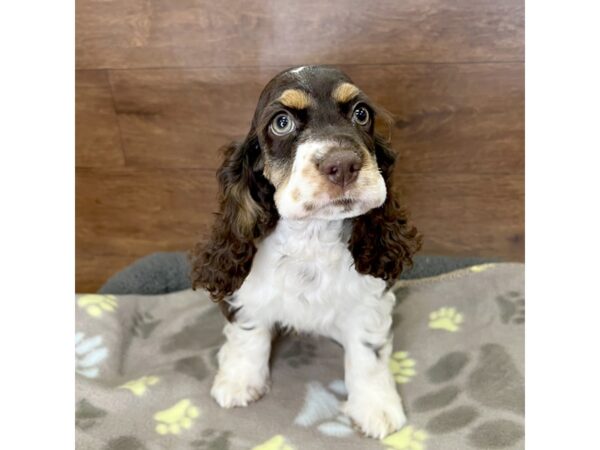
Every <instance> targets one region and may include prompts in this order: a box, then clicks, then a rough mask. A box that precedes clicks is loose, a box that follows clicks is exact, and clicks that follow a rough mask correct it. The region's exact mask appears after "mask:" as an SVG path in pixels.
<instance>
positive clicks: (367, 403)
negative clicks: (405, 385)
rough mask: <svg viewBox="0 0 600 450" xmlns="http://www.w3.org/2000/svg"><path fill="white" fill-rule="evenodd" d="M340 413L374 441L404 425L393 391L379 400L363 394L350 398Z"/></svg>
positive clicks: (399, 406) (401, 412) (400, 408)
mask: <svg viewBox="0 0 600 450" xmlns="http://www.w3.org/2000/svg"><path fill="white" fill-rule="evenodd" d="M342 411H343V412H344V413H345V414H346V415H347V416H348V417H350V419H352V421H353V422H354V424H355V425H357V426H358V427H359V428H360V430H361V431H362V432H363V433H364V434H366V435H367V436H369V437H373V438H376V439H383V438H384V437H386V436H387V435H388V434H391V433H393V432H395V431H398V430H399V429H400V428H402V426H403V425H404V424H405V423H406V416H405V415H404V411H403V409H402V402H401V401H400V397H399V396H398V394H397V393H396V392H395V391H392V392H390V393H389V395H385V396H381V398H377V397H376V396H369V395H365V394H363V395H360V396H355V397H354V398H352V396H351V397H350V399H349V400H348V401H347V402H346V403H345V404H344V405H343V406H342Z"/></svg>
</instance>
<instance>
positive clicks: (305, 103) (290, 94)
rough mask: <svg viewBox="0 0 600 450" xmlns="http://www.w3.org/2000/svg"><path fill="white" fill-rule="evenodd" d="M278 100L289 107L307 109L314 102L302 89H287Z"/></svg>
mask: <svg viewBox="0 0 600 450" xmlns="http://www.w3.org/2000/svg"><path fill="white" fill-rule="evenodd" d="M278 100H279V101H280V102H281V103H282V104H283V105H284V106H287V107H288V108H294V109H306V108H308V107H309V106H310V104H311V103H312V101H311V99H310V96H309V95H308V94H307V93H306V92H304V91H301V90H300V89H286V90H285V91H283V92H282V94H281V95H280V96H279V98H278Z"/></svg>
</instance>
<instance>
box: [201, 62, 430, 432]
mask: <svg viewBox="0 0 600 450" xmlns="http://www.w3.org/2000/svg"><path fill="white" fill-rule="evenodd" d="M376 114H379V109H378V108H377V107H376V106H375V105H373V104H372V103H371V101H370V100H369V99H368V98H367V96H366V95H365V94H364V93H363V92H362V91H361V90H360V89H359V88H358V87H357V86H356V85H354V84H353V83H352V81H351V80H350V78H349V77H348V76H347V75H345V74H344V73H343V72H341V71H340V70H337V69H335V68H332V67H326V66H304V67H298V68H294V69H290V70H287V71H284V72H282V73H280V74H278V75H277V76H275V78H273V79H272V80H271V81H270V82H269V83H268V84H267V86H266V87H265V88H264V90H263V92H262V94H261V96H260V99H259V101H258V105H257V107H256V112H255V114H254V119H253V120H252V126H251V128H250V131H249V133H248V135H247V137H246V139H245V140H244V142H242V143H240V144H235V143H234V144H231V145H230V146H229V147H228V148H227V149H226V151H225V161H224V163H223V165H222V167H221V168H220V169H219V170H218V180H219V183H220V188H221V200H220V213H219V215H218V216H217V220H216V223H215V225H214V227H213V230H212V236H211V239H210V241H209V242H208V243H207V244H198V245H197V246H196V248H195V249H194V250H193V252H192V259H193V272H192V278H193V285H194V288H196V287H202V288H205V289H207V290H208V291H209V293H210V295H211V296H212V298H213V299H214V300H215V301H217V302H220V304H221V306H222V307H223V310H224V312H225V313H226V316H227V317H228V319H229V323H228V324H227V325H226V326H225V330H224V333H225V336H226V337H227V341H226V343H225V344H224V345H223V347H222V348H221V350H220V351H219V358H218V359H219V372H218V374H217V376H216V378H215V381H214V384H213V387H212V390H211V394H212V396H213V397H214V399H215V400H216V401H217V402H218V403H219V405H221V406H222V407H225V408H229V407H234V406H246V405H247V404H248V403H249V402H251V401H253V400H256V399H258V398H259V397H261V396H262V395H263V394H264V393H265V392H267V390H268V388H269V354H270V348H271V337H272V332H273V329H274V327H275V326H276V325H277V326H280V327H283V328H288V329H295V330H298V331H301V332H309V333H316V334H321V335H325V336H328V337H330V338H332V339H334V340H336V341H337V342H339V343H340V344H341V345H342V346H343V347H344V350H345V382H346V387H347V389H348V400H347V402H346V403H345V405H344V412H345V413H346V414H347V415H348V416H349V417H350V418H351V419H352V420H353V421H354V422H355V423H356V424H357V425H358V426H359V427H360V428H361V429H362V430H363V431H364V433H365V434H367V435H368V436H372V437H376V438H381V437H383V436H385V435H387V434H389V433H391V432H393V431H395V430H397V429H399V428H400V427H402V425H403V424H404V423H405V420H406V418H405V415H404V412H403V409H402V403H401V400H400V397H399V395H398V393H397V391H396V387H395V383H394V380H393V378H392V376H391V374H390V372H389V369H388V359H389V356H390V353H391V350H392V344H391V342H392V336H391V323H392V319H391V310H392V307H393V305H394V295H393V294H392V293H391V292H389V291H388V288H389V285H390V284H391V282H393V281H394V280H395V279H396V278H397V277H398V276H399V275H400V272H401V271H402V268H403V267H404V266H406V264H410V263H411V256H412V255H413V253H414V252H415V251H417V250H418V248H419V247H420V244H421V238H420V236H419V234H418V233H417V230H416V229H415V228H414V227H413V226H411V225H409V224H408V222H407V219H406V216H405V213H404V211H403V209H402V208H401V207H400V205H399V203H398V201H397V200H396V199H395V198H394V196H393V194H392V192H391V189H390V187H391V186H390V184H391V179H392V165H393V163H394V159H395V157H394V153H393V152H392V151H391V150H390V149H389V148H388V147H387V146H386V145H385V142H384V140H383V139H382V138H381V137H379V136H377V135H376V134H375V129H374V128H375V126H374V123H375V116H376Z"/></svg>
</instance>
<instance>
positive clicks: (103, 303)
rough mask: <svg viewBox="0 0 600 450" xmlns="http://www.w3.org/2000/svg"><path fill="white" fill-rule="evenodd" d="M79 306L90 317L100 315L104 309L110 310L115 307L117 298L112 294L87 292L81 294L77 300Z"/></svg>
mask: <svg viewBox="0 0 600 450" xmlns="http://www.w3.org/2000/svg"><path fill="white" fill-rule="evenodd" d="M77 304H78V305H79V307H80V308H83V309H85V311H86V312H87V313H88V314H89V315H90V316H92V317H100V316H102V313H103V312H104V311H108V312H112V311H114V310H115V308H116V307H117V298H116V297H115V296H114V295H99V294H88V295H82V296H81V297H79V299H78V300H77Z"/></svg>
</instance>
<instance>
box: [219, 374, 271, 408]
mask: <svg viewBox="0 0 600 450" xmlns="http://www.w3.org/2000/svg"><path fill="white" fill-rule="evenodd" d="M268 390H269V383H268V380H267V379H263V380H260V379H257V380H251V379H248V377H244V376H240V375H238V376H236V377H231V376H228V375H224V374H222V373H220V372H219V373H218V374H217V376H216V378H215V381H214V383H213V386H212V389H211V390H210V395H212V397H213V398H214V399H215V400H216V402H217V403H218V404H219V406H221V407H222V408H233V407H235V406H248V403H252V402H253V401H256V400H258V399H259V398H261V397H262V396H263V395H264V394H265V393H266V392H267V391H268Z"/></svg>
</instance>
